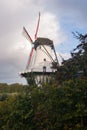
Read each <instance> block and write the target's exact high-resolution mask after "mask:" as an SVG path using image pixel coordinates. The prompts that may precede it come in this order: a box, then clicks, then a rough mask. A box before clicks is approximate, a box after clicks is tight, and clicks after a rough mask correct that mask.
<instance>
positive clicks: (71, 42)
mask: <svg viewBox="0 0 87 130" xmlns="http://www.w3.org/2000/svg"><path fill="white" fill-rule="evenodd" d="M39 11H40V12H41V21H40V28H39V32H38V37H41V36H42V37H48V38H50V39H51V40H53V41H54V44H55V48H56V51H57V54H61V55H62V56H63V57H64V58H68V57H69V56H70V55H69V53H70V51H71V50H73V49H74V48H75V47H76V45H77V44H79V41H77V40H76V39H75V38H73V35H72V32H75V31H78V32H80V33H82V34H85V33H87V0H0V83H26V80H25V79H24V78H21V77H20V76H19V72H20V71H22V70H24V69H25V67H26V63H27V60H28V56H29V52H30V49H31V46H30V43H29V42H28V41H27V40H26V39H25V38H24V37H23V35H22V28H23V26H25V27H26V28H27V30H28V32H29V34H30V35H31V37H32V39H34V34H35V29H36V24H37V19H38V13H39ZM58 58H59V57H58Z"/></svg>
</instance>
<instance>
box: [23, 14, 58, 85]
mask: <svg viewBox="0 0 87 130" xmlns="http://www.w3.org/2000/svg"><path fill="white" fill-rule="evenodd" d="M39 22H40V14H39V19H38V24H37V28H36V33H35V41H34V42H33V40H32V39H31V37H30V35H29V34H28V32H27V30H26V29H25V27H23V30H24V32H25V36H26V38H27V39H29V40H30V42H31V44H32V49H31V52H30V55H29V59H28V63H27V66H26V70H25V71H24V72H22V73H21V76H22V77H25V78H26V79H27V82H28V84H30V80H31V79H32V77H34V81H35V82H36V84H40V83H42V82H47V81H48V82H49V79H50V77H51V75H53V74H55V72H56V69H55V68H54V67H53V65H54V64H56V65H58V59H57V55H56V52H55V48H54V44H53V41H52V40H50V39H48V38H42V37H39V38H37V32H38V28H39Z"/></svg>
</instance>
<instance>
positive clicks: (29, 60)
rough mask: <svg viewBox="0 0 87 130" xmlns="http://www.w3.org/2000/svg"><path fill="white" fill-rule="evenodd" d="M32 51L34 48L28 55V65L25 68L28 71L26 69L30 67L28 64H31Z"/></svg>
mask: <svg viewBox="0 0 87 130" xmlns="http://www.w3.org/2000/svg"><path fill="white" fill-rule="evenodd" d="M33 51H34V47H32V49H31V52H30V55H29V59H28V63H27V66H26V70H27V69H28V67H29V65H30V62H31V59H32V55H33Z"/></svg>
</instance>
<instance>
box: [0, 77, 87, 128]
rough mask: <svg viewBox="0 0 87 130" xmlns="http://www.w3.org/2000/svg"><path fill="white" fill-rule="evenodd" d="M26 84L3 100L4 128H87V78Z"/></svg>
mask: <svg viewBox="0 0 87 130" xmlns="http://www.w3.org/2000/svg"><path fill="white" fill-rule="evenodd" d="M26 87H27V89H26V91H25V92H24V93H23V92H22V93H21V92H20V94H19V95H10V96H8V97H7V98H6V99H5V100H3V101H0V130H86V129H87V124H86V121H87V79H76V80H75V81H73V80H69V81H65V82H63V84H62V86H61V87H54V86H52V85H51V86H49V85H43V86H42V87H40V88H39V87H37V86H36V87H33V86H26ZM20 91H21V90H20Z"/></svg>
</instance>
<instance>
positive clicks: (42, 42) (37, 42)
mask: <svg viewBox="0 0 87 130" xmlns="http://www.w3.org/2000/svg"><path fill="white" fill-rule="evenodd" d="M34 45H35V46H39V45H48V46H52V45H53V41H52V40H50V39H48V38H41V37H39V38H37V39H36V40H35V42H34Z"/></svg>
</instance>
